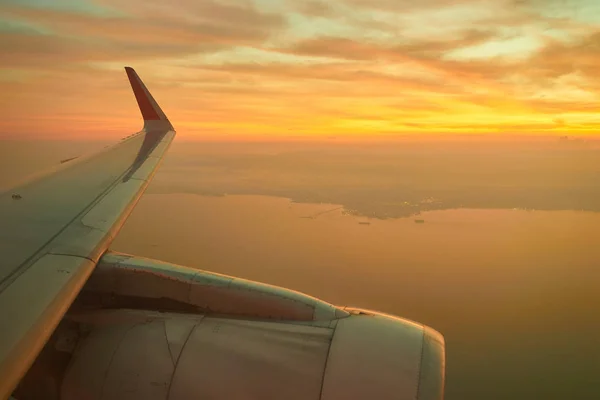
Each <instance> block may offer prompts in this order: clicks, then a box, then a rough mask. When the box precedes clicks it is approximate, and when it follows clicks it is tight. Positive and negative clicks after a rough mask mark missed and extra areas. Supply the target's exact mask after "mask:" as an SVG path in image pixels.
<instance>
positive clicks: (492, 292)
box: [0, 142, 600, 400]
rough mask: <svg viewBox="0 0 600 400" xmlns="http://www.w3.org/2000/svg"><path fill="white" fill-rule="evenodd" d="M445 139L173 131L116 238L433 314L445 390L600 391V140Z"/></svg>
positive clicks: (1, 177)
mask: <svg viewBox="0 0 600 400" xmlns="http://www.w3.org/2000/svg"><path fill="white" fill-rule="evenodd" d="M36 146H37V147H36ZM49 146H50V147H52V146H54V147H52V149H53V150H54V152H53V153H52V155H48V151H47V149H48V148H49ZM78 146H79V147H78ZM411 146H412V147H411ZM436 146H437V147H436ZM436 146H429V145H427V144H422V143H421V144H409V145H406V146H399V147H398V148H395V149H390V146H384V147H376V148H375V147H374V148H364V146H362V147H361V146H345V147H344V146H339V145H328V146H317V145H309V144H302V145H294V146H290V145H285V144H276V145H275V144H270V145H264V144H252V145H239V144H237V145H234V144H197V143H192V144H185V143H177V142H176V143H175V144H174V146H173V148H172V150H171V152H170V153H169V156H168V157H167V159H166V160H165V162H164V165H163V166H162V168H161V170H160V171H159V172H158V173H157V175H156V177H155V180H154V181H153V183H152V184H151V185H150V187H149V189H148V192H147V194H146V195H144V197H143V198H142V199H141V200H140V202H139V203H138V206H137V207H136V208H135V210H134V211H133V213H132V215H131V216H130V218H129V220H128V221H127V223H126V224H125V226H124V227H123V229H122V231H121V233H120V234H119V236H118V238H117V239H116V241H115V242H114V243H113V246H112V247H113V249H114V250H117V251H123V252H128V253H133V254H137V255H140V256H145V257H150V258H157V259H162V260H165V261H170V262H174V263H178V264H182V265H187V266H190V267H196V268H201V269H205V270H210V271H215V272H220V273H224V274H230V275H236V276H240V277H243V278H247V279H253V280H258V281H262V282H266V283H270V284H274V285H280V286H284V287H288V288H291V289H295V290H299V291H302V292H305V293H308V294H310V295H313V296H316V297H319V298H322V299H324V300H326V301H329V302H331V303H334V304H338V305H352V306H357V307H362V308H369V309H374V310H379V311H383V312H386V313H392V314H397V315H399V316H403V317H406V318H410V319H413V320H416V321H419V322H422V323H425V324H427V325H430V326H432V327H434V328H435V329H437V330H439V331H440V332H441V333H442V334H443V335H444V336H445V339H446V351H447V353H446V356H447V360H446V361H447V376H446V379H447V380H446V399H448V400H481V399H485V400H487V399H489V400H492V399H514V400H530V399H598V398H600V389H599V388H600V378H599V376H600V316H599V313H598V304H600V290H599V288H600V269H599V267H600V246H599V242H600V213H598V212H597V211H600V208H599V207H600V195H599V194H600V191H599V189H598V188H600V162H599V160H600V151H599V150H598V149H597V148H594V147H590V146H587V145H584V144H581V143H575V144H571V143H568V144H565V143H560V144H556V143H550V144H548V145H546V146H545V147H543V146H542V148H541V147H540V146H537V145H535V146H534V145H527V146H525V145H522V146H514V145H513V146H508V145H505V146H504V147H502V146H494V147H493V148H491V147H489V146H486V145H485V144H479V145H477V146H468V145H467V146H465V145H464V144H453V145H447V144H446V145H444V146H441V145H436ZM95 147H101V146H99V145H98V144H94V145H93V146H92V145H90V144H81V143H79V144H77V143H74V144H69V145H66V144H65V143H60V142H55V143H51V144H46V145H44V147H40V145H33V144H27V143H18V142H11V143H9V144H7V145H4V146H3V147H2V148H0V152H2V151H3V152H4V154H3V155H2V157H0V160H2V161H1V162H0V171H1V172H2V173H1V174H0V186H1V185H2V184H7V182H9V181H12V180H13V178H15V177H16V176H18V175H19V174H24V173H25V172H28V173H29V172H31V171H33V170H36V169H38V168H41V167H43V166H47V165H50V164H53V163H55V162H57V161H58V160H62V159H66V158H69V157H73V156H74V155H76V154H73V153H77V152H78V151H88V150H90V149H93V148H95ZM28 154H29V155H28ZM31 154H33V156H31ZM36 154H38V156H35V155H36ZM28 157H29V158H28Z"/></svg>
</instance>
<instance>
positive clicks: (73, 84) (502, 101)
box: [0, 0, 600, 139]
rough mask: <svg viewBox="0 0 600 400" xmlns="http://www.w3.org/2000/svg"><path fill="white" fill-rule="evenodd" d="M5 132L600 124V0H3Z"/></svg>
mask: <svg viewBox="0 0 600 400" xmlns="http://www.w3.org/2000/svg"><path fill="white" fill-rule="evenodd" d="M0 43H1V45H2V49H3V52H2V54H1V56H0V57H1V60H2V63H1V71H2V72H1V74H0V88H1V89H2V92H3V94H4V95H3V96H2V97H1V100H0V109H2V111H3V118H2V121H1V122H0V138H48V139H49V138H69V139H70V138H88V137H89V138H93V139H96V138H110V139H116V138H119V137H120V136H123V135H124V134H128V133H130V132H133V131H135V130H137V129H138V128H139V127H140V126H141V125H140V122H139V120H138V119H137V117H138V115H139V111H138V110H137V106H136V103H135V99H134V97H133V95H132V93H131V89H130V88H129V85H128V84H127V78H126V75H125V73H124V71H123V66H125V65H131V66H133V67H134V68H135V69H136V70H137V71H138V73H139V74H140V76H142V78H143V79H144V81H145V82H146V84H147V85H148V87H149V88H150V90H151V91H152V93H153V94H154V95H155V97H156V98H157V99H158V101H159V102H160V103H161V105H162V107H163V109H164V110H165V112H166V113H167V114H168V115H169V117H170V119H171V120H172V121H173V123H174V125H175V127H176V128H177V130H178V132H179V133H180V138H186V139H196V138H198V139H201V138H209V139H212V138H220V139H229V138H236V139H244V138H246V139H254V138H264V137H271V138H282V139H283V138H297V137H301V138H304V137H306V138H329V137H338V138H342V137H360V138H363V137H380V136H382V137H394V136H398V135H407V134H422V133H446V134H447V133H460V134H470V133H474V134H479V133H502V134H530V135H538V134H546V135H547V134H551V135H566V134H568V135H585V136H587V137H592V136H595V135H597V134H598V133H599V132H600V117H599V116H598V110H597V109H598V108H599V104H598V100H599V98H600V83H599V81H598V78H600V74H599V73H598V71H600V68H599V67H600V2H597V1H596V0H579V1H576V0H572V1H568V0H457V1H446V0H421V1H405V0H338V1H319V0H177V1H173V2H164V1H158V0H150V1H148V0H130V1H126V2H123V1H119V0H4V1H2V2H1V4H0Z"/></svg>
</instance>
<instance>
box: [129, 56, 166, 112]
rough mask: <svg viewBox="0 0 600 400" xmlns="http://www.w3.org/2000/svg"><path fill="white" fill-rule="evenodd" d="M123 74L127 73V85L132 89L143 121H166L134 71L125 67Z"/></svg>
mask: <svg viewBox="0 0 600 400" xmlns="http://www.w3.org/2000/svg"><path fill="white" fill-rule="evenodd" d="M125 72H126V73H127V78H129V83H130V84H131V88H132V89H133V94H134V95H135V98H136V100H137V103H138V106H139V108H140V111H141V112H142V118H143V119H144V121H155V120H166V119H167V118H166V116H165V115H164V113H163V112H162V110H160V106H159V105H158V104H157V103H156V101H155V100H154V99H153V98H152V95H151V94H150V92H149V91H148V89H147V88H146V86H145V85H144V84H143V82H142V80H141V79H140V77H139V75H138V74H137V73H136V72H135V70H134V69H133V68H131V67H125Z"/></svg>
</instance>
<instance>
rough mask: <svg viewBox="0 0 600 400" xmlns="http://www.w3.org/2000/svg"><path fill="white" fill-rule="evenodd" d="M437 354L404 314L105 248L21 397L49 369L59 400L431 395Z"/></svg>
mask: <svg viewBox="0 0 600 400" xmlns="http://www.w3.org/2000/svg"><path fill="white" fill-rule="evenodd" d="M444 351H445V348H444V339H443V337H442V335H440V334H439V333H438V332H436V331H434V330H433V329H431V328H429V327H426V326H423V325H421V324H418V323H415V322H412V321H409V320H406V319H402V318H398V317H394V316H390V315H385V314H381V313H377V312H373V311H368V310H361V309H356V308H348V307H346V308H343V307H336V306H333V305H331V304H329V303H326V302H324V301H322V300H319V299H316V298H314V297H311V296H307V295H305V294H302V293H298V292H294V291H291V290H287V289H283V288H279V287H275V286H271V285H265V284H261V283H258V282H252V281H247V280H243V279H238V278H234V277H229V276H225V275H219V274H214V273H210V272H206V271H199V270H196V269H190V268H186V267H181V266H177V265H172V264H167V263H164V262H161V261H156V260H149V259H145V258H139V257H134V256H130V255H125V254H118V253H108V254H107V255H105V256H104V257H103V258H102V260H101V261H100V262H99V263H98V266H97V268H96V270H95V272H94V273H93V274H92V276H91V277H90V279H89V281H88V282H87V284H86V286H85V287H84V289H83V290H82V292H81V293H80V295H79V296H78V298H77V300H76V302H75V303H74V304H73V306H72V308H71V310H70V311H69V312H68V314H67V316H66V317H65V319H64V320H63V321H62V323H61V325H60V326H59V329H58V330H57V331H56V332H55V334H54V336H53V339H52V340H51V341H50V342H49V343H48V345H47V346H46V349H45V351H44V352H43V353H44V354H45V355H44V354H42V356H43V357H42V356H40V357H39V358H40V360H38V361H36V364H42V365H41V366H40V365H36V364H34V368H32V370H33V371H37V372H35V373H31V374H29V376H26V379H24V381H23V384H22V385H21V390H22V391H21V393H33V392H35V390H32V389H35V388H36V387H41V384H40V383H44V382H48V379H46V378H47V376H45V375H47V371H54V372H53V374H54V378H55V379H54V380H53V381H52V382H55V384H54V387H55V388H56V389H55V390H56V395H57V396H60V398H61V399H65V400H74V399H89V400H95V399H98V400H100V399H133V400H135V399H157V400H159V399H160V400H163V399H170V400H188V399H199V398H211V399H261V400H262V399H292V400H293V399H315V400H317V399H320V400H337V399H364V398H368V399H411V400H414V399H418V400H437V399H442V398H443V390H444V363H445V355H444ZM67 353H68V354H69V357H70V359H68V362H66V361H67V360H64V361H61V364H60V365H61V366H62V367H61V368H56V365H58V364H56V360H59V359H61V360H62V359H64V355H65V354H67ZM57 355H58V358H57ZM44 360H50V361H44ZM46 362H49V363H54V364H52V365H50V364H48V365H43V364H44V363H46ZM58 370H60V371H61V372H60V374H59V373H57V372H56V371H58ZM63 371H64V372H63ZM50 386H52V385H50ZM38 391H40V390H38ZM44 391H45V392H47V391H48V390H46V389H45V390H44ZM17 398H18V397H17ZM27 398H35V396H27Z"/></svg>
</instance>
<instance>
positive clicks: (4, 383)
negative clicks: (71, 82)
mask: <svg viewBox="0 0 600 400" xmlns="http://www.w3.org/2000/svg"><path fill="white" fill-rule="evenodd" d="M125 70H126V72H127V76H128V78H129V81H130V83H131V87H132V89H133V93H134V94H135V98H136V100H137V103H138V105H139V108H140V111H141V113H142V116H143V119H144V128H143V129H142V130H141V131H140V132H138V133H136V134H134V135H131V136H129V137H127V138H125V139H124V140H122V141H121V142H120V143H118V144H116V145H114V146H111V147H108V148H105V149H104V150H103V151H101V152H99V153H96V154H93V155H90V156H87V157H79V158H76V159H73V160H72V161H69V162H68V163H62V164H61V165H59V166H58V167H56V168H55V169H53V170H51V171H48V172H47V173H46V174H44V175H43V176H37V177H35V178H33V179H30V180H29V181H27V182H25V183H23V184H21V185H19V186H17V187H15V188H13V189H11V190H9V191H7V192H4V193H0V254H1V257H2V258H1V261H0V323H1V324H2V325H1V327H0V377H1V378H0V398H7V397H8V396H10V394H11V392H12V390H13V389H14V388H15V386H16V385H17V384H18V382H19V380H20V379H21V378H22V377H23V375H24V374H25V373H26V372H27V370H28V369H29V367H30V366H31V364H32V363H33V361H34V360H35V358H36V356H37V354H38V353H39V352H40V350H41V349H42V347H43V346H44V344H45V343H46V341H47V340H48V338H49V337H50V335H51V334H52V332H53V331H54V329H55V328H56V326H57V324H58V323H59V321H60V320H61V318H62V317H63V315H64V314H65V312H66V310H67V309H68V308H69V306H70V305H71V303H72V302H73V300H74V299H75V297H76V296H77V295H78V293H79V291H80V290H81V288H82V286H83V285H84V283H85V282H86V281H87V279H88V277H89V276H90V274H91V273H92V271H93V270H94V267H95V266H96V263H97V262H98V260H99V258H100V257H101V256H102V254H103V253H104V252H105V251H106V249H107V248H108V246H109V244H110V243H111V242H112V240H113V239H114V237H115V236H116V234H117V233H118V231H119V230H120V228H121V226H122V225H123V223H124V222H125V219H126V218H127V216H128V215H129V214H130V212H131V210H132V209H133V207H134V206H135V204H136V202H137V201H138V200H139V198H140V196H141V195H142V193H143V192H144V190H145V189H146V187H147V186H148V183H149V182H150V180H151V179H152V176H153V174H154V172H155V171H156V169H157V167H158V166H159V164H160V162H161V160H162V158H163V156H164V154H165V153H166V151H167V149H168V147H169V145H170V144H171V141H172V140H173V138H174V136H175V131H174V129H173V126H172V125H171V123H170V122H169V120H168V118H167V117H166V115H165V114H164V113H163V111H162V110H161V109H160V107H159V106H158V104H157V103H156V101H155V100H154V98H153V97H152V95H151V94H150V93H149V92H148V89H147V88H146V86H145V85H144V84H143V82H142V81H141V80H140V78H139V76H138V75H137V74H136V72H135V71H134V70H133V69H132V68H130V67H126V68H125Z"/></svg>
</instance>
